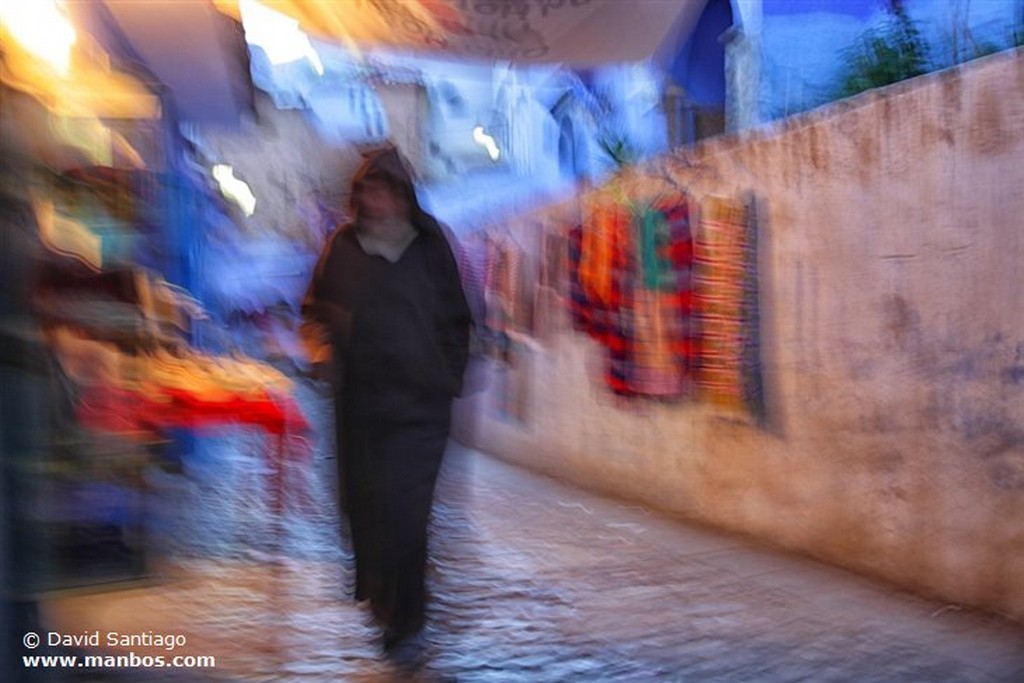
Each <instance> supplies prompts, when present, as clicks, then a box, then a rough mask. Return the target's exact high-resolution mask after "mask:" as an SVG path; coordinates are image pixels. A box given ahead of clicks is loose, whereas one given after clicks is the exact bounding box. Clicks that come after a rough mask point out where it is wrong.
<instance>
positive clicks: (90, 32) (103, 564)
mask: <svg viewBox="0 0 1024 683" xmlns="http://www.w3.org/2000/svg"><path fill="white" fill-rule="evenodd" d="M100 4H101V3H80V4H77V5H75V6H74V7H66V6H65V5H63V4H61V3H57V2H45V1H40V2H33V3H5V4H4V5H3V9H2V11H0V31H2V38H3V46H4V47H3V52H2V55H0V56H2V65H0V66H2V69H0V81H2V83H0V95H2V98H0V120H2V126H3V135H2V139H0V146H2V150H0V151H2V156H3V158H4V164H3V173H2V183H3V190H4V197H5V198H7V197H10V198H12V202H13V203H12V206H15V208H17V207H21V210H20V211H14V210H13V209H12V210H11V211H7V202H6V199H5V215H4V235H3V239H4V247H5V248H7V247H10V246H11V245H14V244H15V242H16V240H15V238H16V237H18V236H19V235H20V234H21V232H24V233H25V234H26V235H27V236H28V237H30V238H31V241H32V242H33V244H35V245H36V247H37V248H36V249H35V251H33V253H32V258H31V259H29V258H22V259H19V263H20V264H23V267H21V268H19V269H18V271H17V272H16V273H13V272H12V274H10V278H14V277H16V278H17V280H18V282H17V283H15V284H17V287H16V288H15V287H12V288H10V289H9V291H8V292H5V297H7V296H10V295H12V294H13V293H14V292H22V293H23V294H24V296H23V297H22V300H21V301H20V302H18V303H20V304H22V305H20V306H15V305H13V303H15V302H12V301H9V300H7V299H6V298H5V301H4V304H5V305H4V308H3V311H2V312H3V320H0V327H2V329H3V332H4V338H3V342H4V345H5V351H6V349H7V348H8V347H10V348H12V349H18V348H23V347H24V348H28V347H29V346H32V347H33V348H37V349H38V350H39V357H40V359H41V362H40V363H37V364H36V366H37V367H35V368H34V371H35V372H36V375H35V376H36V377H37V378H38V382H37V384H39V385H40V386H42V387H45V390H42V391H33V392H22V393H21V394H19V395H14V394H13V393H11V395H10V396H9V395H8V392H6V391H5V393H4V400H5V401H8V404H7V405H6V406H5V410H4V420H5V424H4V426H3V428H4V434H5V435H6V434H10V433H13V431H14V430H16V429H18V428H20V427H21V426H22V425H15V424H13V422H14V421H16V420H17V419H18V418H17V415H18V414H25V415H32V416H34V417H33V423H32V424H31V425H28V424H26V425H24V428H25V429H34V430H35V431H34V432H33V433H34V434H35V435H36V436H35V437H34V439H33V443H36V444H37V445H35V446H33V447H32V448H25V449H21V450H20V451H19V452H18V453H17V454H10V453H5V454H4V459H5V461H4V477H5V482H4V483H5V489H7V488H12V489H16V490H18V491H19V497H18V499H17V501H8V502H6V503H5V511H4V512H5V517H6V518H8V519H7V520H6V521H5V524H6V526H5V532H4V543H5V546H6V547H5V551H8V552H9V553H10V552H15V553H21V554H22V558H21V560H20V564H19V565H18V567H19V568H18V570H17V571H18V574H19V577H18V578H19V580H20V587H19V591H20V593H21V597H22V598H25V597H30V596H32V595H38V594H39V593H45V592H49V591H54V590H66V589H72V588H74V589H82V588H87V587H97V586H106V585H110V584H111V583H112V582H123V581H134V580H139V579H144V578H146V577H147V575H148V572H149V566H150V564H151V563H150V559H151V556H152V553H153V551H154V550H156V549H157V548H154V540H155V539H154V538H153V537H152V535H151V534H150V532H149V529H150V527H151V525H152V523H153V514H154V512H153V510H152V509H151V508H152V506H151V502H152V496H153V493H154V491H153V488H152V486H153V484H152V483H151V482H152V481H153V479H152V477H150V476H149V474H150V473H151V472H153V471H154V469H155V468H160V469H163V470H164V471H168V472H180V471H181V468H182V466H183V465H182V460H183V458H185V457H187V455H188V450H189V447H190V446H189V444H190V441H189V439H190V438H193V436H194V435H196V434H200V433H201V432H202V430H206V429H214V428H219V427H221V426H225V425H242V426H245V427H248V428H255V429H259V430H261V431H262V432H263V433H265V434H267V438H266V439H265V441H266V443H267V446H266V459H267V463H268V469H269V470H274V468H275V467H276V468H278V470H279V468H280V466H281V464H282V463H281V461H282V459H283V458H284V457H286V456H295V455H305V454H306V449H305V445H304V442H303V441H302V440H301V439H293V438H291V436H293V435H295V434H297V433H299V432H301V431H303V430H305V428H306V422H305V420H304V418H303V416H302V413H301V411H300V409H299V408H298V405H297V404H296V402H295V401H294V400H293V398H292V396H291V391H292V385H291V382H290V380H289V379H288V378H287V377H286V376H285V375H284V374H282V373H281V372H280V371H278V370H277V369H275V368H274V367H272V366H271V365H269V364H267V363H265V362H263V361H261V360H259V359H257V358H253V357H250V356H246V355H244V354H241V353H238V352H235V351H233V350H232V349H230V348H221V349H218V350H217V351H211V350H210V349H209V348H207V346H206V345H204V344H203V343H202V342H203V340H202V335H201V334H200V329H199V325H200V324H201V323H202V321H204V320H206V319H207V318H208V317H209V314H208V311H207V308H206V306H205V305H204V304H203V303H202V302H201V301H200V297H199V296H196V282H197V280H198V278H197V277H196V272H195V270H196V251H197V249H198V242H199V235H200V234H201V230H202V227H203V224H204V222H205V221H206V220H208V219H209V218H210V217H211V216H212V215H214V214H216V215H218V216H221V217H224V216H234V215H243V214H241V213H240V211H241V209H242V207H241V206H240V204H239V203H238V200H237V196H228V193H227V192H225V191H224V189H223V188H224V187H226V186H227V184H226V183H225V182H224V181H223V180H220V181H219V180H218V178H216V177H215V173H214V171H215V169H211V168H202V169H196V168H195V166H194V164H193V163H192V162H191V160H190V159H189V158H188V153H187V148H188V143H187V142H185V141H184V140H183V139H182V137H181V134H180V132H179V124H180V121H179V119H178V118H177V112H178V111H179V110H180V109H183V108H187V107H188V106H190V105H189V103H188V102H187V99H183V98H180V97H179V98H178V101H176V100H175V98H174V96H173V95H172V93H171V92H170V91H169V89H168V88H167V86H166V84H165V83H164V82H162V81H161V79H160V78H159V77H158V75H157V74H156V73H155V71H154V70H152V69H149V68H147V66H146V64H145V63H144V62H143V61H142V60H140V59H139V56H138V53H137V52H135V51H134V50H133V49H132V48H131V46H129V45H126V41H125V39H124V33H123V32H120V31H119V26H118V23H117V22H120V28H121V29H123V28H124V27H125V26H128V25H130V22H131V21H132V20H134V19H135V18H136V17H135V16H134V15H132V14H131V12H127V11H126V12H115V13H114V14H116V15H117V16H116V17H114V16H112V15H111V14H109V13H103V12H100V11H99V9H98V8H99V7H100ZM94 10H95V11H94ZM156 14H159V13H158V12H157V13H156ZM153 16H156V15H153ZM218 16H219V15H218ZM150 18H152V17H150ZM222 19H224V21H225V22H227V23H230V21H229V20H227V18H226V17H222ZM158 70H159V69H157V71H158ZM246 83H248V80H247V79H246ZM183 103H184V105H185V106H182V104H183ZM218 189H220V192H218ZM8 214H9V215H8ZM15 230H18V231H20V232H18V234H17V235H15V234H14V232H15ZM29 233H31V234H29ZM12 248H13V247H12ZM10 278H9V277H8V274H7V273H5V282H6V281H7V280H8V279H10ZM200 294H201V292H200ZM8 304H12V305H8ZM23 309H24V310H23ZM22 313H27V314H28V315H30V316H31V317H32V322H31V324H27V323H26V322H25V320H24V317H25V316H24V315H22ZM19 344H20V345H21V346H19ZM13 355H17V354H13ZM13 355H12V357H13ZM4 363H5V372H6V365H7V354H6V353H5V358H4ZM5 376H6V375H5ZM26 386H27V385H26ZM16 401H20V402H21V405H20V413H16V412H12V411H8V410H7V409H6V408H7V407H11V403H12V402H16ZM36 418H38V419H36ZM7 422H11V423H12V424H6V423H7ZM183 435H186V436H183ZM6 443H7V440H6V436H5V446H6ZM275 491H276V492H277V493H279V494H280V493H281V488H280V486H278V487H277V488H276V489H275ZM276 502H278V503H279V502H280V501H276ZM8 522H9V523H8ZM12 529H13V530H15V531H11V530H12ZM22 579H23V580H22Z"/></svg>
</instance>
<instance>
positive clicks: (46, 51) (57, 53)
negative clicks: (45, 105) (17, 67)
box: [0, 0, 78, 76]
mask: <svg viewBox="0 0 1024 683" xmlns="http://www.w3.org/2000/svg"><path fill="white" fill-rule="evenodd" d="M62 5H63V3H60V4H58V2H57V0H31V1H26V0H20V1H15V0H10V1H8V2H0V21H3V24H4V26H5V27H6V28H7V31H8V32H9V33H10V34H11V37H13V38H14V39H15V40H16V41H18V43H19V44H20V45H21V46H22V47H23V48H25V50H26V51H28V52H29V53H31V54H33V55H35V56H36V57H39V58H40V59H42V60H43V61H45V62H46V63H47V64H49V65H50V66H52V67H53V68H54V69H55V70H56V71H57V73H59V74H61V75H62V76H66V75H67V73H68V68H69V67H70V64H71V46H72V45H74V44H75V42H76V41H77V40H78V34H76V33H75V27H74V26H73V25H72V24H71V21H70V20H69V19H68V17H67V15H66V14H64V9H63V6H62Z"/></svg>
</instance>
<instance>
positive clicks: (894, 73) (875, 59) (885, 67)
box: [836, 3, 928, 97]
mask: <svg viewBox="0 0 1024 683" xmlns="http://www.w3.org/2000/svg"><path fill="white" fill-rule="evenodd" d="M890 12H891V16H890V18H889V19H888V21H886V23H885V24H884V25H883V26H881V27H879V28H877V29H871V30H869V31H865V32H864V33H863V34H862V35H861V36H860V37H859V38H858V39H857V41H856V42H855V43H854V44H853V45H852V46H851V47H849V48H847V49H846V50H844V51H843V57H844V60H845V62H846V67H845V69H844V71H843V73H842V76H841V80H840V84H839V87H838V91H837V93H836V96H837V97H850V96H852V95H856V94H857V93H859V92H864V91H865V90H870V89H872V88H880V87H882V86H884V85H889V84H890V83H897V82H899V81H902V80H905V79H907V78H913V77H914V76H920V75H921V74H923V73H925V72H926V71H927V70H928V45H927V43H925V41H924V39H923V38H922V37H921V32H920V30H919V29H918V28H917V26H916V25H915V23H914V22H912V21H911V20H910V18H909V17H908V16H907V13H906V10H905V9H904V8H903V6H902V5H901V4H895V3H894V6H893V7H892V9H891V10H890Z"/></svg>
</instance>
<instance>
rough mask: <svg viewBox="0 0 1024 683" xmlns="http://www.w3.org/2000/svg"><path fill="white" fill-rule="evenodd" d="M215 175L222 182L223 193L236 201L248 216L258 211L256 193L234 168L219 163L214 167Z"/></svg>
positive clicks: (221, 189)
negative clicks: (238, 175)
mask: <svg viewBox="0 0 1024 683" xmlns="http://www.w3.org/2000/svg"><path fill="white" fill-rule="evenodd" d="M213 177H214V178H215V179H216V180H217V182H218V183H219V184H220V191H221V193H222V194H223V195H224V196H225V197H227V198H228V199H231V200H233V201H235V202H236V203H237V204H238V206H240V207H241V208H242V212H243V213H244V214H245V215H246V216H251V215H252V214H253V213H254V212H255V211H256V195H254V194H253V193H252V190H250V189H249V186H248V185H247V184H246V183H245V181H243V180H239V179H238V178H236V177H235V170H234V169H233V168H231V167H230V166H228V165H227V164H217V165H216V166H214V167H213Z"/></svg>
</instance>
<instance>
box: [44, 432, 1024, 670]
mask: <svg viewBox="0 0 1024 683" xmlns="http://www.w3.org/2000/svg"><path fill="white" fill-rule="evenodd" d="M240 457H241V456H240ZM332 469H333V463H332V462H331V460H330V459H329V458H326V457H322V456H321V457H319V458H318V460H317V461H316V467H315V468H314V471H315V472H316V473H317V474H318V475H322V476H313V477H309V478H308V481H307V482H306V484H307V485H306V486H305V489H306V490H305V498H304V501H305V503H306V504H305V505H300V506H295V507H294V509H293V508H289V509H288V510H287V511H286V513H285V514H284V515H283V516H282V517H281V518H280V520H279V524H277V525H275V524H274V523H273V521H274V520H273V519H272V516H271V515H268V514H267V511H266V509H264V507H263V506H265V502H264V501H263V498H264V494H265V493H266V491H265V490H264V489H263V488H261V486H260V485H258V483H259V482H260V481H261V480H260V477H259V476H257V475H253V474H252V473H251V472H249V470H247V469H245V468H242V467H239V466H238V463H235V464H234V465H232V464H231V463H230V462H228V463H225V462H223V459H222V460H221V461H220V462H219V464H217V465H216V466H213V465H211V469H208V470H203V469H202V468H201V467H199V466H196V467H194V468H193V471H192V474H191V479H190V481H191V482H192V483H191V485H190V486H189V487H187V488H183V489H182V490H181V491H179V492H178V493H177V495H176V496H170V499H171V502H172V503H173V505H174V506H176V507H175V508H174V509H175V511H176V515H177V517H176V520H177V521H176V526H175V527H174V528H173V529H168V530H166V533H167V536H166V538H165V540H166V542H167V543H171V544H173V543H179V544H188V546H189V547H188V548H185V549H182V548H178V551H179V552H177V553H176V554H175V555H174V556H173V557H169V558H168V559H167V560H165V561H164V562H163V563H162V565H161V569H160V571H159V579H158V581H157V584H156V585H153V586H144V587H138V588H134V589H131V590H120V591H112V592H107V593H99V594H91V595H82V596H77V597H76V596H70V597H65V598H62V599H59V600H55V601H52V602H51V603H49V604H48V605H46V609H45V615H46V619H47V625H48V627H49V628H51V629H55V630H57V629H59V630H61V631H62V632H82V631H92V630H94V629H100V630H101V631H110V630H115V631H118V632H122V633H128V632H142V631H153V632H162V633H181V634H184V635H186V636H187V639H188V645H187V647H186V648H183V649H180V650H176V653H178V654H181V653H185V654H206V655H214V656H215V657H216V658H217V666H216V668H215V669H213V670H209V671H204V672H200V671H197V670H192V671H182V670H178V671H175V672H173V673H168V672H166V671H163V672H156V671H152V670H151V671H148V672H146V671H140V670H130V671H120V672H116V673H113V672H110V671H104V672H97V671H94V672H78V673H80V674H84V677H83V676H78V677H76V678H75V679H74V680H90V681H91V680H95V681H107V680H111V681H122V680H124V681H134V680H143V681H158V680H159V681H162V680H167V681H197V680H211V681H216V680H229V681H298V682H307V681H308V682H309V683H313V682H318V681H392V680H395V681H397V680H410V679H411V680H424V681H432V680H446V681H447V680H451V681H467V682H468V681H552V682H554V681H697V682H704V681H709V682H710V681H714V682H722V683H731V682H734V681H757V682H759V683H760V682H776V681H777V682H781V681H809V682H815V683H817V682H826V681H836V682H840V681H841V682H857V683H864V682H878V683H883V682H893V681H905V682H907V683H924V682H928V683H932V682H943V681H945V682H949V683H973V682H977V683H985V682H988V683H996V682H999V683H1017V682H1019V681H1022V680H1024V627H1022V626H1021V625H1019V624H1015V623H1008V622H1005V621H1003V620H1000V619H998V618H995V617H992V616H986V615H978V614H972V613H969V612H968V611H967V610H963V609H960V608H959V607H958V606H954V605H944V604H941V603H935V602H930V601H927V600H924V599H921V598H916V597H911V596H907V595H904V594H899V593H895V592H893V591H890V590H888V589H887V588H886V587H883V586H878V585H875V584H872V583H870V582H868V581H866V580H864V579H862V578H859V577H857V576H855V575H852V574H849V573H847V572H844V571H841V570H838V569H835V568H830V567H826V566H823V565H820V564H817V563H813V562H810V561H807V560H803V559H799V558H795V557H792V556H789V555H783V554H779V553H776V552H774V551H771V550H766V549H763V548H759V547H756V546H753V545H750V544H749V543H748V542H746V541H743V540H739V539H736V538H733V537H730V536H727V535H722V534H718V533H714V532H711V531H708V530H704V529H701V528H696V527H693V526H689V525H686V524H683V523H680V522H679V521H677V520H672V519H668V518H665V517H662V516H660V515H658V514H657V513H654V512H651V511H648V510H645V509H643V508H640V507H636V506H630V505H627V504H624V503H621V502H619V501H615V500H609V499H605V498H601V497H598V496H596V495H592V494H590V493H587V492H585V491H581V490H579V489H576V488H573V487H570V486H566V485H564V484H561V483H559V482H556V481H554V480H551V479H548V478H545V477H541V476H537V475H535V474H532V473H529V472H526V471H523V470H521V469H518V468H516V467H513V466H510V465H508V464H506V463H503V462H500V461H498V460H495V459H493V458H490V457H488V456H485V455H482V454H479V453H476V452H474V451H471V450H468V449H465V448H462V447H459V446H455V445H453V447H452V449H451V452H450V455H449V459H448V463H447V468H446V473H445V476H444V478H443V481H442V485H441V488H440V490H439V496H438V497H439V500H438V507H437V514H436V520H435V522H436V523H435V532H434V533H435V545H436V548H435V552H434V567H433V569H434V571H433V575H432V583H433V592H434V594H435V602H434V607H433V612H432V622H431V626H430V628H429V632H428V640H429V646H428V658H427V662H426V664H425V666H424V667H423V668H422V670H420V671H419V672H418V673H416V674H415V675H410V674H403V673H399V672H397V671H394V670H392V669H390V668H389V667H388V665H386V664H385V663H384V662H383V661H382V659H381V658H380V656H379V655H378V651H377V649H376V646H375V643H374V633H373V631H372V630H371V629H370V628H369V626H368V624H367V622H366V620H365V618H364V615H363V613H362V612H361V611H360V609H359V608H358V607H357V606H355V605H353V604H352V603H351V602H349V601H348V600H347V599H346V598H345V595H346V590H347V584H348V582H349V579H350V577H349V576H348V575H347V574H346V571H347V567H348V558H347V556H346V555H345V553H344V551H343V550H342V548H343V547H344V544H343V543H341V542H340V539H339V535H338V532H337V528H338V524H337V517H336V513H335V511H334V508H333V504H332V497H333V494H332V493H331V491H330V486H329V485H328V484H327V483H325V482H327V481H329V480H330V477H329V476H328V474H327V473H329V472H330V471H332ZM204 481H205V482H206V483H205V484H203V483H202V482H204ZM196 482H199V483H196ZM215 482H216V483H215ZM228 482H230V483H228ZM247 482H248V484H247ZM310 503H312V504H310ZM172 514H174V513H172ZM203 529H206V530H207V531H206V532H205V533H202V530H203ZM175 532H176V533H179V534H182V536H181V537H180V538H178V539H177V541H175V540H174V538H175V537H174V533H175ZM186 550H187V552H186Z"/></svg>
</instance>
